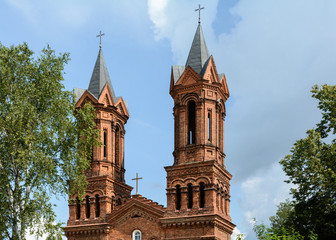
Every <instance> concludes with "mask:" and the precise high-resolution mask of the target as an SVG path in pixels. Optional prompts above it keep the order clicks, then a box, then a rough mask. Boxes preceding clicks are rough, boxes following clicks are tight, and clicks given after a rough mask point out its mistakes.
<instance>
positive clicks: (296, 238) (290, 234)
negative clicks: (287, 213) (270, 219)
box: [253, 221, 304, 240]
mask: <svg viewBox="0 0 336 240" xmlns="http://www.w3.org/2000/svg"><path fill="white" fill-rule="evenodd" d="M253 230H254V232H255V233H256V235H257V237H258V239H260V240H303V239H304V237H303V236H301V235H300V234H299V233H298V232H296V231H295V230H294V229H293V228H289V229H285V228H283V229H281V231H280V232H281V234H279V233H276V232H274V230H273V229H272V228H270V227H268V226H266V225H265V224H263V223H260V224H257V222H256V221H255V224H254V226H253Z"/></svg>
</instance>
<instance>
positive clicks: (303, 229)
mask: <svg viewBox="0 0 336 240" xmlns="http://www.w3.org/2000/svg"><path fill="white" fill-rule="evenodd" d="M312 93H313V97H314V98H316V99H317V100H318V101H319V103H318V108H319V109H320V110H321V111H322V120H321V122H320V123H318V124H317V127H316V128H313V129H310V130H308V131H307V136H306V138H304V139H300V140H298V141H296V143H295V144H294V146H293V148H292V149H291V154H289V155H287V156H286V157H285V158H284V159H282V160H281V161H280V164H281V165H282V166H283V170H284V171H285V173H286V175H287V176H288V177H289V179H288V181H287V182H288V183H293V184H295V188H293V189H291V193H292V196H293V204H294V214H293V219H292V221H293V227H294V228H295V229H296V230H297V231H298V232H300V233H301V234H302V235H303V236H305V237H306V238H307V234H308V233H309V232H310V231H313V232H314V233H316V234H317V235H318V239H322V240H323V239H335V238H336V139H335V134H336V85H335V86H328V85H323V86H322V87H318V86H317V85H316V86H314V87H313V89H312Z"/></svg>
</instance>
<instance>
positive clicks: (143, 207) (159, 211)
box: [107, 198, 164, 226]
mask: <svg viewBox="0 0 336 240" xmlns="http://www.w3.org/2000/svg"><path fill="white" fill-rule="evenodd" d="M163 213H164V208H163V207H162V206H160V205H157V203H154V202H152V201H151V200H147V199H146V200H145V201H143V200H142V201H138V200H136V199H134V198H132V199H129V200H128V201H127V202H126V203H124V204H123V205H121V206H120V207H119V208H117V209H116V210H113V211H112V213H111V216H110V217H109V218H108V219H107V222H108V223H110V224H111V225H113V226H117V225H120V224H123V223H125V222H126V221H128V220H130V219H135V220H136V221H140V220H142V221H144V220H145V221H151V222H159V219H160V218H162V217H163Z"/></svg>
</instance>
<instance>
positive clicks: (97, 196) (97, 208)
mask: <svg viewBox="0 0 336 240" xmlns="http://www.w3.org/2000/svg"><path fill="white" fill-rule="evenodd" d="M95 200H96V217H99V215H100V202H99V195H98V194H96V196H95Z"/></svg>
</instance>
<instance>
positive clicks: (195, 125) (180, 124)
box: [162, 23, 235, 239]
mask: <svg viewBox="0 0 336 240" xmlns="http://www.w3.org/2000/svg"><path fill="white" fill-rule="evenodd" d="M170 95H171V96H172V98H173V100H174V146H175V147H174V152H173V156H174V164H173V165H172V166H169V167H165V169H166V172H167V211H166V213H165V218H163V219H162V223H163V226H164V227H165V229H166V231H165V238H166V239H179V237H180V236H188V237H189V238H192V239H203V238H206V239H231V234H232V231H233V228H234V226H235V225H234V224H232V222H231V217H230V179H231V174H230V173H229V172H228V171H227V170H226V168H225V165H224V160H225V154H224V118H225V102H226V100H227V99H228V97H229V91H228V87H227V83H226V78H225V76H224V74H218V73H217V69H216V65H215V62H214V59H213V57H212V56H210V55H209V52H208V49H207V46H206V44H205V40H204V36H203V32H202V27H201V24H200V23H199V24H198V27H197V30H196V33H195V36H194V39H193V42H192V46H191V49H190V52H189V56H188V59H187V62H186V65H185V66H173V67H172V73H171V82H170ZM189 238H188V239H189Z"/></svg>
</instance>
